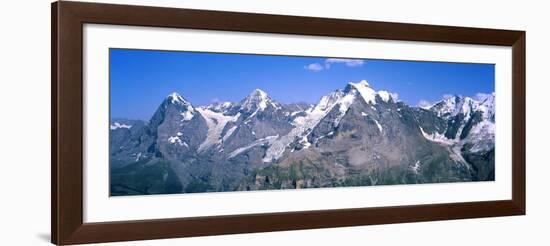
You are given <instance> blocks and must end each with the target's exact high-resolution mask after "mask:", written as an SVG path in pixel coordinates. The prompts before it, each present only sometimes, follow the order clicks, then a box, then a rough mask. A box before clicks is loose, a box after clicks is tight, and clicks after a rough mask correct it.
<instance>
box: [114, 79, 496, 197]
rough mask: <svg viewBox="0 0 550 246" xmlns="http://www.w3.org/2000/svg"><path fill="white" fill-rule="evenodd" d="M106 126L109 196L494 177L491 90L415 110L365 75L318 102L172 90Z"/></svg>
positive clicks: (259, 92)
mask: <svg viewBox="0 0 550 246" xmlns="http://www.w3.org/2000/svg"><path fill="white" fill-rule="evenodd" d="M110 132H111V147H110V154H111V194H112V195H131V194H157V193H187V192H207V191H235V190H262V189H286V188H310V187H335V186H363V185H386V184H414V183H435V182H460V181H478V180H493V179H494V95H491V96H489V97H487V98H485V99H484V100H482V101H480V100H474V99H472V98H469V97H461V96H455V97H452V98H447V99H444V100H442V101H440V102H438V103H437V104H435V105H433V106H432V107H430V108H427V109H422V108H417V107H410V106H408V105H406V104H404V103H402V102H397V101H396V100H395V99H394V98H392V96H391V93H389V92H386V91H375V90H374V89H373V88H372V87H371V86H370V85H369V84H368V83H367V82H366V81H361V82H358V83H350V84H348V86H346V87H345V88H343V89H339V90H336V91H334V92H332V93H330V94H328V95H326V96H324V97H322V98H321V99H320V101H319V102H318V103H317V104H316V105H308V104H305V103H294V104H288V105H284V104H281V103H278V102H276V101H275V100H273V99H271V98H270V97H269V96H268V95H267V93H265V92H264V91H262V90H259V89H256V90H254V91H253V92H252V93H250V95H248V96H247V97H246V98H244V99H243V100H241V101H240V102H236V103H231V102H226V103H216V104H212V105H207V106H201V107H194V106H193V105H192V104H191V103H189V102H188V101H186V100H185V99H184V98H183V97H181V96H180V95H178V94H177V93H174V94H171V95H169V96H168V97H167V98H166V99H165V100H164V101H163V102H162V103H161V105H160V106H159V108H158V109H157V111H156V112H155V114H154V116H153V117H152V118H151V120H150V121H149V122H148V123H145V122H139V121H128V120H126V121H124V120H116V119H114V120H112V122H111V131H110Z"/></svg>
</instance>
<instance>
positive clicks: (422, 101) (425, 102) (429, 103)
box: [416, 100, 433, 109]
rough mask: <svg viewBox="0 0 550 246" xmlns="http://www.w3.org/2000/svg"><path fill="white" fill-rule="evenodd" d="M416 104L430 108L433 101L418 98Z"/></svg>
mask: <svg viewBox="0 0 550 246" xmlns="http://www.w3.org/2000/svg"><path fill="white" fill-rule="evenodd" d="M416 105H417V106H418V107H421V108H423V109H428V108H430V107H431V106H432V105H433V103H431V102H428V101H426V100H420V101H419V102H418V103H417V104H416Z"/></svg>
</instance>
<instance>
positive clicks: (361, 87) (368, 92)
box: [346, 80, 377, 104]
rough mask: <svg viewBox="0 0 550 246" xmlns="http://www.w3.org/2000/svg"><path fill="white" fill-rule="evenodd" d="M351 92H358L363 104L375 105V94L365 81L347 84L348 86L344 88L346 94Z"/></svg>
mask: <svg viewBox="0 0 550 246" xmlns="http://www.w3.org/2000/svg"><path fill="white" fill-rule="evenodd" d="M352 90H356V91H357V92H359V94H360V95H361V97H362V98H363V99H364V100H365V102H367V103H372V104H376V95H377V93H376V91H375V90H373V89H372V88H371V87H370V84H369V83H368V82H367V81H366V80H361V81H359V82H357V83H353V82H350V83H348V86H346V92H349V91H352Z"/></svg>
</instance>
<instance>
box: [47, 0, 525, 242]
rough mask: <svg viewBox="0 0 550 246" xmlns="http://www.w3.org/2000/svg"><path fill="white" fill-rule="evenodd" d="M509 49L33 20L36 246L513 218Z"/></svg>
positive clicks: (473, 34)
mask: <svg viewBox="0 0 550 246" xmlns="http://www.w3.org/2000/svg"><path fill="white" fill-rule="evenodd" d="M525 66H526V65H525V32H524V31H511V30H495V29H481V28H467V27H449V26H434V25H419V24H403V23H388V22H372V21H358V20H344V19H327V18H313V17H297V16H281V15H265V14H250V13H235V12H219V11H206V10H188V9H175V8H160V7H144V6H130V5H110V4H97V3H77V2H67V1H62V2H56V3H53V5H52V242H53V243H55V244H77V243H97V242H108V241H123V240H143V239H157V238H171V237H188V236H203V235H218V234H231V233H250V232H265V231H280V230H295V229H310V228H327V227H340V226H357V225H372V224H385V223H403V222H416V221H431V220H449V219H464V218H479V217H493V216H510V215H523V214H525Z"/></svg>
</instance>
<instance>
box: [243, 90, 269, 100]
mask: <svg viewBox="0 0 550 246" xmlns="http://www.w3.org/2000/svg"><path fill="white" fill-rule="evenodd" d="M248 96H249V97H257V98H262V99H267V93H266V92H265V91H262V90H261V89H258V88H256V89H254V90H253V91H252V92H251V93H250V95H248Z"/></svg>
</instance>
